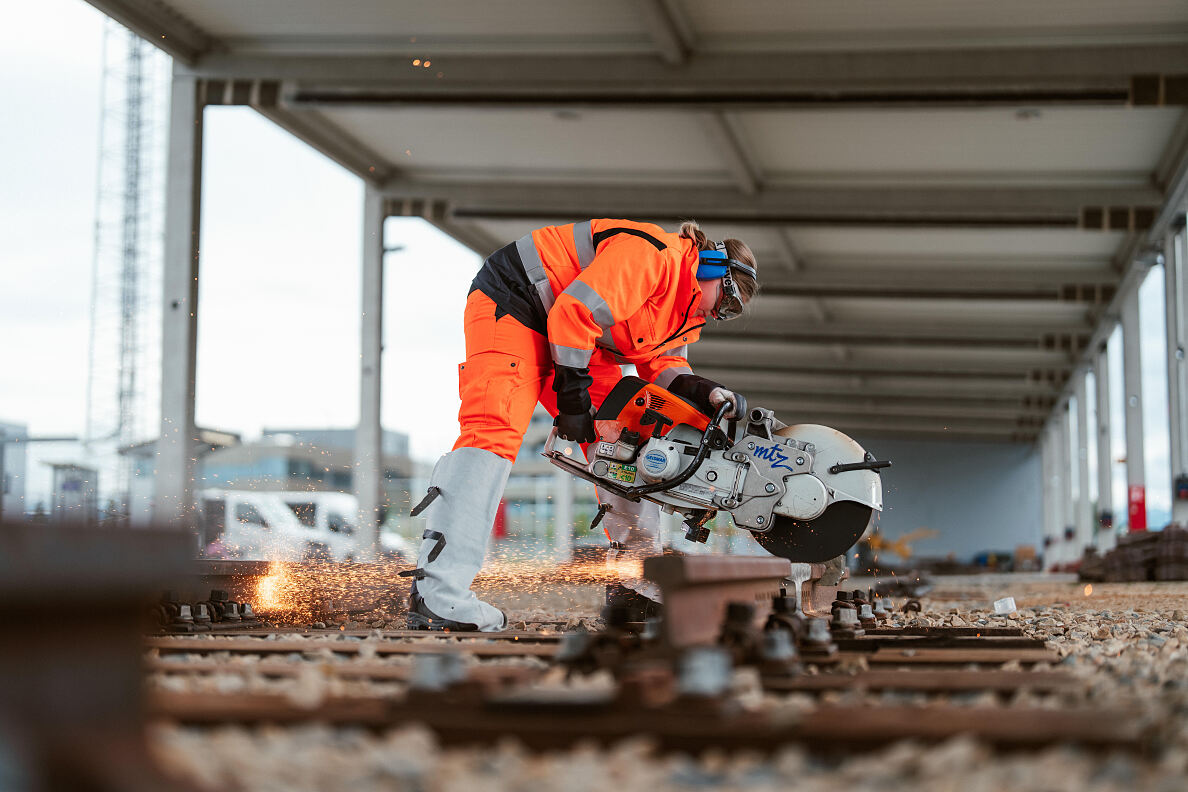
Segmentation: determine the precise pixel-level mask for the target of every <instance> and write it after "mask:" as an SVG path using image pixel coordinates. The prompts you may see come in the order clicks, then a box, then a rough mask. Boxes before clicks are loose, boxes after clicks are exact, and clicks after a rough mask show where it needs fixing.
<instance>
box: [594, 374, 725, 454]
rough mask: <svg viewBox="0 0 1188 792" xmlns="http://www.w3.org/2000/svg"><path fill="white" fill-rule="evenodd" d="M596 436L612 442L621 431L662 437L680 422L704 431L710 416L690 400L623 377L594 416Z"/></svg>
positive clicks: (639, 380) (642, 435)
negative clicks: (626, 430) (596, 425)
mask: <svg viewBox="0 0 1188 792" xmlns="http://www.w3.org/2000/svg"><path fill="white" fill-rule="evenodd" d="M594 420H595V421H597V422H598V436H599V437H600V438H602V439H604V440H609V441H611V442H614V441H615V440H618V438H619V435H620V434H621V433H622V432H623V430H625V429H628V430H631V431H633V432H638V433H639V435H640V436H641V437H664V436H665V435H667V434H668V432H669V430H670V429H672V427H674V426H678V425H680V424H688V425H689V426H691V427H693V428H694V429H696V430H697V431H699V432H704V431H705V429H706V427H708V426H709V424H710V418H709V416H707V415H706V414H705V413H703V412H702V411H701V410H700V409H698V408H697V407H696V406H694V405H693V404H692V403H690V402H688V401H686V400H685V399H683V398H681V397H680V396H677V395H676V394H673V393H669V392H668V391H666V390H665V389H664V388H661V387H660V386H659V385H653V384H652V383H650V382H647V381H645V380H642V379H640V378H639V377H623V379H621V380H619V382H618V384H617V385H615V387H614V388H613V389H612V390H611V392H610V393H608V394H607V396H606V398H605V399H604V400H603V402H602V406H601V407H599V408H598V412H597V413H596V414H595V415H594Z"/></svg>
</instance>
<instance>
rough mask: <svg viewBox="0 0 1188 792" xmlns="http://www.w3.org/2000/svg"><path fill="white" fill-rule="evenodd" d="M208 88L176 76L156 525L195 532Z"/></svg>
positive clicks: (167, 191)
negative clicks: (204, 115)
mask: <svg viewBox="0 0 1188 792" xmlns="http://www.w3.org/2000/svg"><path fill="white" fill-rule="evenodd" d="M201 93H202V84H201V83H200V82H199V81H198V80H197V79H195V78H194V77H190V76H186V75H181V74H179V73H178V70H177V67H176V66H175V67H174V72H173V88H172V95H171V98H170V106H169V149H168V162H167V165H166V188H165V253H164V261H163V270H164V271H163V273H162V291H163V297H164V306H163V310H162V318H161V437H160V440H159V441H158V443H157V472H156V480H155V497H154V499H153V519H154V521H155V522H157V523H160V524H167V523H168V524H174V525H178V526H181V527H192V526H193V525H194V524H195V523H196V519H195V514H194V472H195V468H196V462H195V454H196V447H197V443H198V432H197V429H196V428H195V426H194V380H195V372H196V371H197V364H198V240H199V229H200V219H201V211H202V105H203V100H202V95H201Z"/></svg>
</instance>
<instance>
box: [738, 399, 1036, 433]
mask: <svg viewBox="0 0 1188 792" xmlns="http://www.w3.org/2000/svg"><path fill="white" fill-rule="evenodd" d="M746 396H747V403H748V404H749V405H750V406H752V407H756V406H762V407H767V408H768V409H770V410H773V411H774V412H775V413H776V414H777V415H813V416H815V415H820V414H831V415H858V416H870V417H876V416H882V417H887V418H890V417H902V418H935V419H938V420H944V419H960V420H973V421H981V420H985V421H993V422H1004V423H1007V424H1008V425H1024V426H1028V427H1032V426H1034V427H1036V428H1038V427H1039V426H1041V425H1042V424H1043V422H1044V419H1045V418H1046V417H1047V413H1048V411H1047V410H1045V409H1042V408H1039V407H1014V406H1010V405H1002V404H997V405H980V404H962V403H959V402H950V401H944V400H937V401H931V402H906V401H893V400H885V399H872V398H869V397H866V396H863V395H861V394H854V395H852V396H850V397H846V398H836V399H824V398H821V397H819V396H818V397H816V398H813V397H806V396H799V395H794V394H788V395H782V394H778V393H748V394H746Z"/></svg>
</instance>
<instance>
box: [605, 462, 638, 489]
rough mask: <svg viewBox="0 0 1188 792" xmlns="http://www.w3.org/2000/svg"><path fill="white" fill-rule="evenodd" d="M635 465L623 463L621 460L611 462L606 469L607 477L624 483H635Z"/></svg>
mask: <svg viewBox="0 0 1188 792" xmlns="http://www.w3.org/2000/svg"><path fill="white" fill-rule="evenodd" d="M635 472H636V471H635V465H624V464H622V463H621V462H611V463H610V470H608V471H607V474H606V475H607V478H612V479H614V480H615V481H621V482H623V483H624V484H634V483H635Z"/></svg>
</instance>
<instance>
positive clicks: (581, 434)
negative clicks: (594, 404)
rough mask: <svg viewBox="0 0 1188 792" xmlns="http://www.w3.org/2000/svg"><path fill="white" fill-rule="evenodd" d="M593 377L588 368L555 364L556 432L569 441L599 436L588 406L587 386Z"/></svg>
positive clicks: (591, 438)
mask: <svg viewBox="0 0 1188 792" xmlns="http://www.w3.org/2000/svg"><path fill="white" fill-rule="evenodd" d="M593 383H594V379H593V378H592V377H591V376H590V369H588V368H580V369H579V368H573V367H571V366H562V365H560V364H558V365H557V366H555V367H554V374H553V390H554V391H555V392H556V393H557V417H556V418H555V419H554V420H553V426H555V427H557V435H558V436H559V437H560V438H561V439H562V440H568V441H570V442H571V443H593V442H594V441H595V440H597V439H598V432H597V431H596V430H595V429H594V413H593V412H592V411H591V409H590V407H591V405H590V386H591V385H592V384H593Z"/></svg>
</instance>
